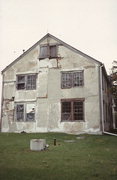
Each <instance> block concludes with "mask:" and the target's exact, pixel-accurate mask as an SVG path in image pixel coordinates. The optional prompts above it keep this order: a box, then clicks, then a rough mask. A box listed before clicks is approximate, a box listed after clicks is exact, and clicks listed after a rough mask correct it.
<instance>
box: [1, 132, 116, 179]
mask: <svg viewBox="0 0 117 180" xmlns="http://www.w3.org/2000/svg"><path fill="white" fill-rule="evenodd" d="M82 136H85V138H84V139H76V137H77V136H75V135H67V134H61V133H41V134H40V133H37V134H36V133H35V134H14V133H0V180H63V179H64V180H82V179H83V180H97V179H99V180H115V179H117V137H114V136H108V135H103V136H99V135H98V136H97V135H82ZM33 138H34V139H35V138H45V139H46V141H47V143H48V144H49V148H48V150H46V151H40V152H34V151H30V148H29V147H30V139H33ZM54 138H56V139H57V145H56V146H54V145H53V139H54ZM64 140H76V141H75V142H73V143H68V142H64Z"/></svg>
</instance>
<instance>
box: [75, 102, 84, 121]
mask: <svg viewBox="0 0 117 180" xmlns="http://www.w3.org/2000/svg"><path fill="white" fill-rule="evenodd" d="M73 110H74V120H83V101H76V102H74V103H73Z"/></svg>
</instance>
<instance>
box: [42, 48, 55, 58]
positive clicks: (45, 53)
mask: <svg viewBox="0 0 117 180" xmlns="http://www.w3.org/2000/svg"><path fill="white" fill-rule="evenodd" d="M56 57H57V46H56V45H44V46H41V47H40V55H39V59H44V58H50V59H51V58H56Z"/></svg>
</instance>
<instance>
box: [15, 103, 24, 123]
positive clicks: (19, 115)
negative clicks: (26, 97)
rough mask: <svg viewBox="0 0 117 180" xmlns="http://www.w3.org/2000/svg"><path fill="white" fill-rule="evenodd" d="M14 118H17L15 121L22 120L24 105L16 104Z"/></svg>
mask: <svg viewBox="0 0 117 180" xmlns="http://www.w3.org/2000/svg"><path fill="white" fill-rule="evenodd" d="M16 118H17V121H23V120H24V105H23V104H17V106H16Z"/></svg>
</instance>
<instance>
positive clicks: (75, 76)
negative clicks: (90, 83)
mask: <svg viewBox="0 0 117 180" xmlns="http://www.w3.org/2000/svg"><path fill="white" fill-rule="evenodd" d="M83 84H84V75H83V71H77V72H70V71H69V72H62V74H61V87H62V88H63V89H65V88H72V87H78V86H83Z"/></svg>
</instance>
